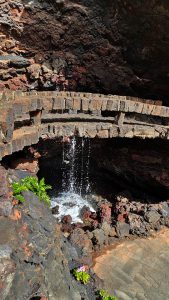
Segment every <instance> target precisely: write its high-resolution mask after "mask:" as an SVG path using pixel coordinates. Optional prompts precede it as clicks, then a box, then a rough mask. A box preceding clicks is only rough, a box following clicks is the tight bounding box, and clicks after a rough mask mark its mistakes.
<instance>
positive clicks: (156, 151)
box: [91, 139, 169, 202]
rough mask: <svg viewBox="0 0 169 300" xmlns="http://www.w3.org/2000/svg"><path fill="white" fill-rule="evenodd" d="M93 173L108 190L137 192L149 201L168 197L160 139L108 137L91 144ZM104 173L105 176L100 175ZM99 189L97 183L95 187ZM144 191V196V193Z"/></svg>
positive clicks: (165, 159) (164, 145)
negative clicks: (106, 183) (104, 183)
mask: <svg viewBox="0 0 169 300" xmlns="http://www.w3.org/2000/svg"><path fill="white" fill-rule="evenodd" d="M91 146H92V164H93V172H96V170H97V174H98V176H102V178H105V181H106V180H108V182H109V184H110V185H111V186H112V189H113V187H114V189H116V188H117V189H118V187H123V189H126V190H132V191H133V192H135V195H136V197H137V196H138V192H139V193H140V194H141V198H142V199H144V200H145V201H149V202H158V201H159V200H163V199H168V195H169V169H168V147H169V145H168V143H167V142H165V141H163V140H161V141H160V140H158V139H157V140H154V141H152V140H139V139H132V140H129V139H112V140H107V141H106V140H102V142H101V144H100V142H99V141H94V142H93V143H92V144H91ZM104 176H105V177H104ZM98 188H99V186H98ZM147 194H148V195H147Z"/></svg>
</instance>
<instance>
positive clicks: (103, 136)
mask: <svg viewBox="0 0 169 300" xmlns="http://www.w3.org/2000/svg"><path fill="white" fill-rule="evenodd" d="M97 137H98V138H100V139H108V138H109V130H99V131H98V132H97Z"/></svg>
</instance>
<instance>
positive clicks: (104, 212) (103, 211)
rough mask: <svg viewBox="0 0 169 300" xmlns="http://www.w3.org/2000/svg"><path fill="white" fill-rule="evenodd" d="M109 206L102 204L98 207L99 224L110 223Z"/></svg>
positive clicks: (108, 204)
mask: <svg viewBox="0 0 169 300" xmlns="http://www.w3.org/2000/svg"><path fill="white" fill-rule="evenodd" d="M111 206H112V205H111V204H110V203H102V204H101V205H100V218H101V223H103V222H107V223H109V224H110V223H111Z"/></svg>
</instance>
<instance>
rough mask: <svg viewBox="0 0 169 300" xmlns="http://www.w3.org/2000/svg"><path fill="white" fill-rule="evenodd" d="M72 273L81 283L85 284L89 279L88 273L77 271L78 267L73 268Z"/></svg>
mask: <svg viewBox="0 0 169 300" xmlns="http://www.w3.org/2000/svg"><path fill="white" fill-rule="evenodd" d="M73 275H74V277H75V278H76V280H77V281H80V282H81V283H83V284H87V283H88V282H89V280H90V275H89V274H88V273H87V272H85V271H79V270H78V269H76V268H75V269H74V270H73Z"/></svg>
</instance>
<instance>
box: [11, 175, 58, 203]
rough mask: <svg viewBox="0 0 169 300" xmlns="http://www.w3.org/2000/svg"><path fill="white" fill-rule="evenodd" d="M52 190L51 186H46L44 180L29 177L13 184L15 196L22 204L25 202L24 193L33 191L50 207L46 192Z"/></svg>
mask: <svg viewBox="0 0 169 300" xmlns="http://www.w3.org/2000/svg"><path fill="white" fill-rule="evenodd" d="M51 188H52V187H51V186H50V185H47V184H45V179H44V178H42V179H41V180H40V181H38V179H37V178H36V177H33V176H27V177H25V178H24V179H21V180H20V181H19V182H13V183H12V189H13V196H14V197H15V198H16V199H17V200H18V201H19V202H21V203H22V202H24V201H25V199H24V197H23V196H22V195H21V193H22V192H23V191H31V192H33V193H34V194H35V195H37V196H38V197H39V199H40V201H43V202H45V203H46V204H47V205H48V206H50V204H51V202H50V198H49V196H48V194H47V192H46V191H47V190H49V189H51Z"/></svg>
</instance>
